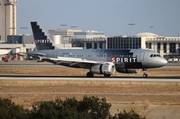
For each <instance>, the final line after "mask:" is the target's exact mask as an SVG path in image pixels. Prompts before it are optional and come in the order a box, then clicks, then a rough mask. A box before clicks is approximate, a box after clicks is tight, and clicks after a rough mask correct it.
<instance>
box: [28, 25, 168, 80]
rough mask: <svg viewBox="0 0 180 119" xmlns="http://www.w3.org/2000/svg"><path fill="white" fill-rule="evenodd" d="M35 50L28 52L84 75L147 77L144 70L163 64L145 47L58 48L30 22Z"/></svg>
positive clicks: (39, 28) (39, 27) (157, 56)
mask: <svg viewBox="0 0 180 119" xmlns="http://www.w3.org/2000/svg"><path fill="white" fill-rule="evenodd" d="M31 27H32V32H33V36H34V42H35V44H36V50H35V51H31V52H28V55H30V56H32V57H36V58H39V59H40V60H42V61H47V62H51V63H54V64H57V65H62V66H67V67H73V68H84V69H89V72H87V74H86V76H87V77H93V76H94V74H103V75H104V77H110V76H111V75H112V74H114V73H115V71H117V72H119V73H138V72H139V70H140V69H142V70H143V77H148V74H147V73H146V70H147V69H149V68H158V67H162V66H165V65H166V64H167V60H166V59H165V58H163V57H161V56H160V55H159V53H157V52H155V51H153V50H149V49H60V48H57V46H56V45H55V44H54V43H53V42H52V40H51V39H50V38H49V37H48V35H46V33H45V32H44V30H43V29H42V28H41V26H40V25H39V24H38V23H37V22H31Z"/></svg>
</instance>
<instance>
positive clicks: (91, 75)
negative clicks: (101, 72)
mask: <svg viewBox="0 0 180 119" xmlns="http://www.w3.org/2000/svg"><path fill="white" fill-rule="evenodd" d="M86 77H94V73H92V72H88V73H87V74H86Z"/></svg>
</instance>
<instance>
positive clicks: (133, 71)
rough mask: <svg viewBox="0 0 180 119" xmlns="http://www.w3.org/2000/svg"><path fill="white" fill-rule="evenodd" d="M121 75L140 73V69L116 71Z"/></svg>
mask: <svg viewBox="0 0 180 119" xmlns="http://www.w3.org/2000/svg"><path fill="white" fill-rule="evenodd" d="M116 70H117V72H120V73H138V72H140V69H116Z"/></svg>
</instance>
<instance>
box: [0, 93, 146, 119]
mask: <svg viewBox="0 0 180 119" xmlns="http://www.w3.org/2000/svg"><path fill="white" fill-rule="evenodd" d="M110 108H111V104H110V103H107V102H106V98H102V99H100V98H98V97H96V96H89V97H88V96H84V97H83V99H82V100H79V101H78V100H77V99H75V98H66V99H65V100H61V99H59V98H56V99H55V100H54V101H40V102H34V103H33V104H32V106H31V107H29V108H28V109H24V108H23V106H21V105H18V104H15V103H14V102H12V101H11V100H10V99H7V98H6V99H2V98H0V119H145V117H141V116H140V115H139V114H138V113H136V112H135V111H134V110H133V109H131V110H130V111H129V112H126V111H125V110H123V112H119V113H118V114H115V115H111V114H110V111H109V110H110Z"/></svg>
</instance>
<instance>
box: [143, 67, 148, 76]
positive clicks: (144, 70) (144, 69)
mask: <svg viewBox="0 0 180 119" xmlns="http://www.w3.org/2000/svg"><path fill="white" fill-rule="evenodd" d="M146 70H147V69H146V68H143V72H144V73H143V77H144V78H147V77H148V74H146Z"/></svg>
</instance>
